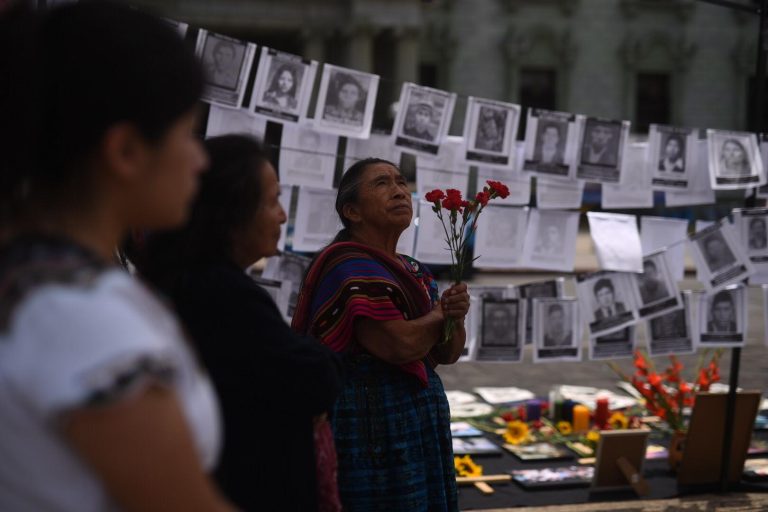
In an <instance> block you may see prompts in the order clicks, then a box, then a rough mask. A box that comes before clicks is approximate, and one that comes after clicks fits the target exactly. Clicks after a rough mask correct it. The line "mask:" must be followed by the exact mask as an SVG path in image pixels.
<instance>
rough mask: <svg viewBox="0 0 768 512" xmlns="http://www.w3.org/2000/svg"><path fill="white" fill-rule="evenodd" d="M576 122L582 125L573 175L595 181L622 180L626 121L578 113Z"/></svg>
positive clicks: (626, 137) (627, 128)
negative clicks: (585, 115) (574, 173)
mask: <svg viewBox="0 0 768 512" xmlns="http://www.w3.org/2000/svg"><path fill="white" fill-rule="evenodd" d="M577 122H578V124H579V126H580V127H581V130H580V133H581V138H580V141H579V148H578V149H579V152H578V158H577V162H578V166H577V168H576V177H577V178H578V179H580V180H584V181H592V182H597V183H620V182H622V181H623V180H624V178H623V175H622V163H623V160H624V152H625V151H626V150H627V148H626V145H627V141H628V139H629V121H616V120H610V119H602V118H599V117H584V116H578V117H577Z"/></svg>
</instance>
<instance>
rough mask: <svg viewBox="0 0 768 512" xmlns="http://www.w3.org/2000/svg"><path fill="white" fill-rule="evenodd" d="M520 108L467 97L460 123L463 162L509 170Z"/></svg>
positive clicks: (513, 151)
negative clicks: (462, 135)
mask: <svg viewBox="0 0 768 512" xmlns="http://www.w3.org/2000/svg"><path fill="white" fill-rule="evenodd" d="M519 120H520V105H513V104H512V103H504V102H501V101H494V100H486V99H482V98H475V97H473V96H470V97H469V100H468V101H467V113H466V116H465V121H464V139H465V141H466V146H465V151H464V157H465V159H466V161H467V162H470V163H478V164H481V165H486V166H499V167H512V166H513V165H514V164H515V156H516V155H515V141H516V139H517V125H518V122H519Z"/></svg>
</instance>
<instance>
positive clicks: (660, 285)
mask: <svg viewBox="0 0 768 512" xmlns="http://www.w3.org/2000/svg"><path fill="white" fill-rule="evenodd" d="M662 258H663V256H662ZM657 265H658V263H657V262H656V261H654V259H652V258H647V259H646V260H645V261H643V273H642V274H637V275H636V276H635V278H636V279H637V288H638V290H640V299H641V300H642V302H643V304H651V303H653V302H658V301H660V300H664V299H667V298H669V296H670V294H669V290H668V289H667V285H666V284H665V283H664V280H663V279H662V278H661V277H660V276H659V269H658V267H657Z"/></svg>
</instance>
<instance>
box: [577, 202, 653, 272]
mask: <svg viewBox="0 0 768 512" xmlns="http://www.w3.org/2000/svg"><path fill="white" fill-rule="evenodd" d="M587 220H588V221H589V234H590V235H591V236H592V243H593V244H594V246H595V253H596V254H597V261H598V263H599V264H600V268H601V269H603V270H615V271H618V272H642V271H643V248H642V245H641V244H640V233H639V232H638V230H637V218H636V217H635V216H634V215H624V214H621V213H603V212H587Z"/></svg>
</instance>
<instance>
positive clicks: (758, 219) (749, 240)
mask: <svg viewBox="0 0 768 512" xmlns="http://www.w3.org/2000/svg"><path fill="white" fill-rule="evenodd" d="M733 220H734V224H733V225H734V228H736V230H737V232H738V234H739V238H740V241H741V247H742V249H743V250H744V251H745V252H746V254H747V257H748V258H749V261H750V262H751V263H752V266H754V267H755V273H754V274H752V275H751V276H750V277H749V284H768V208H737V209H734V210H733Z"/></svg>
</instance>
